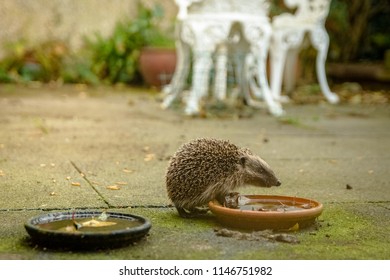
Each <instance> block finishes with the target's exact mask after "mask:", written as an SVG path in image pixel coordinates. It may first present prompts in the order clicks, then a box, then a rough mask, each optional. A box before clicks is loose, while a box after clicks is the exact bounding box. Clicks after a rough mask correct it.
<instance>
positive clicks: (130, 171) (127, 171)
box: [123, 168, 133, 173]
mask: <svg viewBox="0 0 390 280" xmlns="http://www.w3.org/2000/svg"><path fill="white" fill-rule="evenodd" d="M123 172H125V173H133V170H130V169H127V168H124V169H123Z"/></svg>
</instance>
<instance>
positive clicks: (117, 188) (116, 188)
mask: <svg viewBox="0 0 390 280" xmlns="http://www.w3.org/2000/svg"><path fill="white" fill-rule="evenodd" d="M106 189H108V190H112V191H117V190H120V189H121V187H120V186H117V185H112V186H107V187H106Z"/></svg>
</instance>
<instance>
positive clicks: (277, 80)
mask: <svg viewBox="0 0 390 280" xmlns="http://www.w3.org/2000/svg"><path fill="white" fill-rule="evenodd" d="M286 52H287V49H285V48H284V47H283V46H282V43H281V42H279V40H277V38H276V37H275V41H274V44H273V45H272V48H271V52H270V56H271V79H270V80H271V92H272V96H273V98H274V99H275V100H280V97H281V95H282V94H281V92H282V78H283V72H284V67H285V63H286Z"/></svg>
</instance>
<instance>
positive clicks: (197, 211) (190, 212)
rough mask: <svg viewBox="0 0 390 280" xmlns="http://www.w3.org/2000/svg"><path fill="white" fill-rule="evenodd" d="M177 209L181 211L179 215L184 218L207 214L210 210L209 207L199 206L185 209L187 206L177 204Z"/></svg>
mask: <svg viewBox="0 0 390 280" xmlns="http://www.w3.org/2000/svg"><path fill="white" fill-rule="evenodd" d="M176 209H177V212H178V213H179V215H180V216H181V217H183V218H193V217H196V216H199V215H203V214H206V213H207V212H208V211H209V209H208V208H198V207H195V208H192V209H185V208H182V207H177V206H176Z"/></svg>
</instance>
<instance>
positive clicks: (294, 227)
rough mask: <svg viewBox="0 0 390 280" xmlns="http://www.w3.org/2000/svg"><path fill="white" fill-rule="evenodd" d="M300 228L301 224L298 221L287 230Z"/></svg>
mask: <svg viewBox="0 0 390 280" xmlns="http://www.w3.org/2000/svg"><path fill="white" fill-rule="evenodd" d="M298 230H299V224H298V223H296V224H295V225H293V226H292V227H290V228H289V229H288V230H287V231H298Z"/></svg>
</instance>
